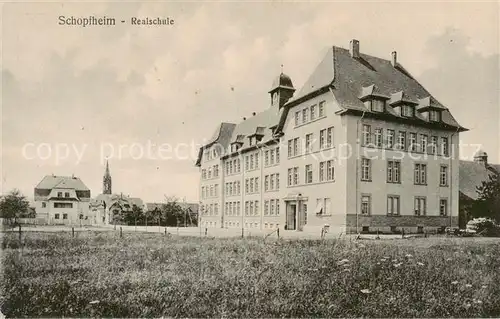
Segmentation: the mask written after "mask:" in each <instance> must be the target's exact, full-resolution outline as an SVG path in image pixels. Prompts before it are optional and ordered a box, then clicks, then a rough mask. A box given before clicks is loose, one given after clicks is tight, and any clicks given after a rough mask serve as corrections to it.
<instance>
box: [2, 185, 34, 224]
mask: <svg viewBox="0 0 500 319" xmlns="http://www.w3.org/2000/svg"><path fill="white" fill-rule="evenodd" d="M28 210H29V202H28V201H27V200H26V197H25V196H24V195H23V194H21V192H20V191H19V190H18V189H13V190H12V191H11V192H10V193H9V194H8V195H7V196H5V197H3V198H2V200H1V201H0V217H2V218H6V219H8V220H9V221H10V220H12V219H14V221H15V222H17V218H20V217H21V216H24V215H27V214H28Z"/></svg>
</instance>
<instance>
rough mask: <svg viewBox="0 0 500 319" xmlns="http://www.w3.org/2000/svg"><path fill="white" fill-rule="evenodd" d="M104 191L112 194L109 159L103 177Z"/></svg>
mask: <svg viewBox="0 0 500 319" xmlns="http://www.w3.org/2000/svg"><path fill="white" fill-rule="evenodd" d="M102 193H103V194H109V195H111V174H110V173H109V163H108V160H106V171H105V172H104V177H103V179H102Z"/></svg>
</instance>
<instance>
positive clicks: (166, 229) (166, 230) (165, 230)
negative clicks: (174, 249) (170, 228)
mask: <svg viewBox="0 0 500 319" xmlns="http://www.w3.org/2000/svg"><path fill="white" fill-rule="evenodd" d="M166 235H167V227H165V236H166Z"/></svg>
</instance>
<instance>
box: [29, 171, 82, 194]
mask: <svg viewBox="0 0 500 319" xmlns="http://www.w3.org/2000/svg"><path fill="white" fill-rule="evenodd" d="M53 188H66V189H74V190H77V191H88V190H89V189H88V187H87V186H85V184H84V183H83V182H82V180H81V179H80V178H78V177H73V176H55V175H47V176H45V177H44V178H43V179H42V180H41V181H40V183H38V185H37V186H36V187H35V189H53Z"/></svg>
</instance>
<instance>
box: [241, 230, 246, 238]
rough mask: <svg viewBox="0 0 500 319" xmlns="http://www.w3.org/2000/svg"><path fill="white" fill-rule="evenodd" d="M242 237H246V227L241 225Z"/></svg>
mask: <svg viewBox="0 0 500 319" xmlns="http://www.w3.org/2000/svg"><path fill="white" fill-rule="evenodd" d="M241 238H245V229H244V228H243V227H241Z"/></svg>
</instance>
